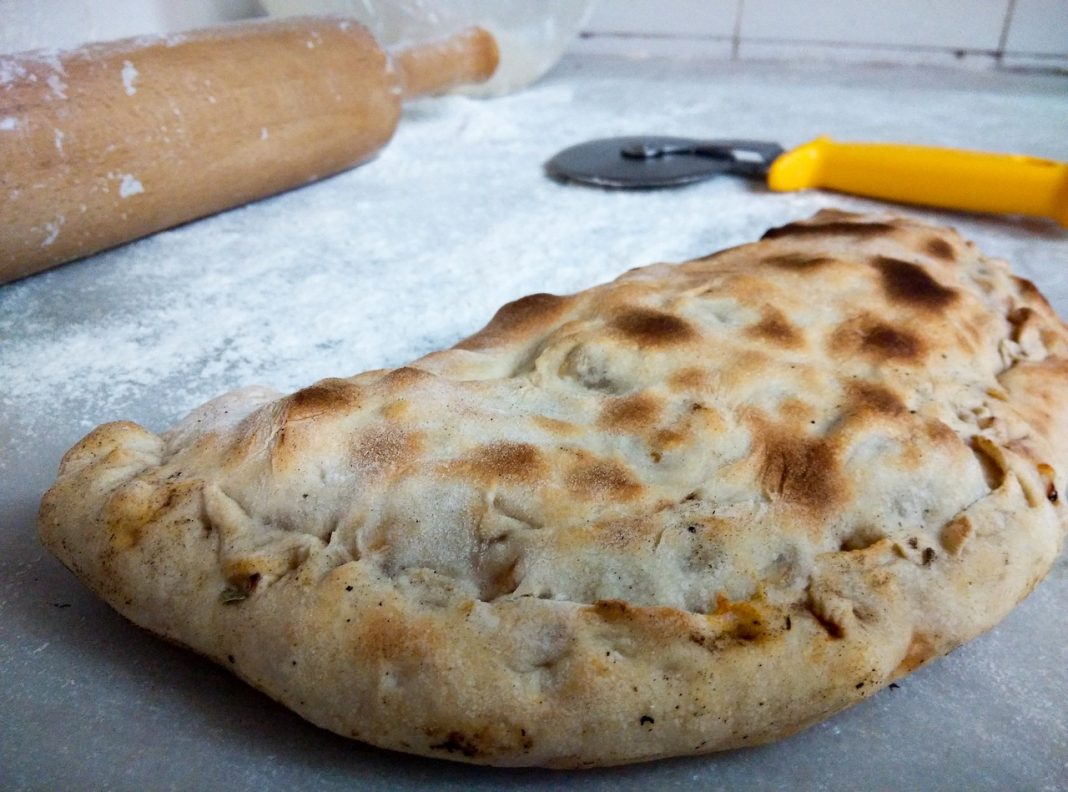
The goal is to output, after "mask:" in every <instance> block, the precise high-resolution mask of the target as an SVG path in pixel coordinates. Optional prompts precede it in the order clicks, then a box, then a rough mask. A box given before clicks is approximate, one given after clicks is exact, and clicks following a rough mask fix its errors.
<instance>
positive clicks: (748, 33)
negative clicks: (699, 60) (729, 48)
mask: <svg viewBox="0 0 1068 792" xmlns="http://www.w3.org/2000/svg"><path fill="white" fill-rule="evenodd" d="M1008 8H1009V0H852V2H843V3H826V2H823V3H820V2H809V1H808V0H745V7H744V10H743V13H742V24H741V38H742V40H743V41H745V40H747V39H754V40H759V39H764V40H767V39H772V40H777V41H818V42H825V43H847V44H883V45H894V46H898V47H946V48H959V49H984V50H996V49H997V46H998V39H999V38H1000V36H1001V28H1002V25H1003V24H1004V22H1005V14H1006V13H1007V11H1008Z"/></svg>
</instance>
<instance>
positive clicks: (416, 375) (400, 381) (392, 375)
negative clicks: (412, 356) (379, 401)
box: [381, 366, 434, 389]
mask: <svg viewBox="0 0 1068 792" xmlns="http://www.w3.org/2000/svg"><path fill="white" fill-rule="evenodd" d="M432 379H434V375H433V374H431V373H430V372H429V371H423V370H422V369H417V368H415V367H413V366H401V367H400V368H398V369H393V371H391V372H389V373H388V374H386V375H385V376H384V377H382V380H381V382H382V384H383V385H388V386H389V387H390V388H395V389H402V388H410V387H411V386H413V385H416V384H418V383H420V382H426V381H427V380H432Z"/></svg>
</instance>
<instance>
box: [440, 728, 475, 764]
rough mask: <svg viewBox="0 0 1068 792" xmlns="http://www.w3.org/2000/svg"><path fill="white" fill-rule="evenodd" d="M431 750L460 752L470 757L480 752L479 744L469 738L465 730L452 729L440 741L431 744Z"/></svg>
mask: <svg viewBox="0 0 1068 792" xmlns="http://www.w3.org/2000/svg"><path fill="white" fill-rule="evenodd" d="M429 747H430V750H431V751H445V752H446V753H450V754H452V753H458V754H461V755H463V756H466V757H468V758H469V759H470V758H472V757H475V756H478V754H479V748H478V746H477V745H476V744H475V743H474V742H472V741H470V740H468V738H467V737H466V736H465V735H464V734H463V732H458V731H451V732H449V733H448V735H446V737H445V739H444V740H442V741H441V742H440V743H434V744H433V745H431V746H429Z"/></svg>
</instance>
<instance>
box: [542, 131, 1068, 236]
mask: <svg viewBox="0 0 1068 792" xmlns="http://www.w3.org/2000/svg"><path fill="white" fill-rule="evenodd" d="M545 169H546V171H547V172H548V174H549V175H550V176H552V177H553V178H556V179H559V180H562V181H568V182H578V183H581V184H591V185H595V186H597V187H608V188H620V189H634V188H650V187H673V186H676V185H681V184H690V183H692V182H696V181H701V180H704V179H708V178H711V177H712V176H716V175H718V174H732V175H735V176H746V177H749V178H753V179H764V178H766V179H767V184H768V187H769V188H771V189H772V190H775V191H777V192H782V191H791V190H804V189H810V188H821V189H827V190H836V191H838V192H843V193H849V194H851V195H860V196H865V197H868V198H881V199H883V200H887V201H896V202H900V203H909V204H922V205H927V206H937V207H942V208H945V209H957V210H962V211H969V212H997V213H1005V214H1022V215H1033V216H1037V217H1047V218H1051V219H1053V220H1056V221H1057V222H1058V223H1060V224H1061V225H1065V226H1068V163H1065V162H1056V161H1054V160H1047V159H1040V158H1038V157H1028V156H1023V155H1019V154H993V153H987V152H980V151H963V150H959V149H949V148H935V147H930V146H911V145H903V144H898V143H841V142H837V141H834V140H831V139H830V138H828V137H820V138H817V139H816V140H813V141H811V142H810V143H806V144H804V145H803V146H799V147H798V148H795V149H793V150H791V151H786V150H784V149H783V148H782V147H781V146H779V145H778V144H776V143H769V142H764V141H757V140H698V139H694V138H682V137H664V136H658V135H642V136H637V137H618V138H604V139H601V140H591V141H588V142H586V143H580V144H579V145H577V146H571V147H570V148H567V149H564V150H563V151H561V152H560V153H559V154H557V155H556V156H555V157H553V158H552V159H551V160H549V161H548V162H547V163H546V164H545Z"/></svg>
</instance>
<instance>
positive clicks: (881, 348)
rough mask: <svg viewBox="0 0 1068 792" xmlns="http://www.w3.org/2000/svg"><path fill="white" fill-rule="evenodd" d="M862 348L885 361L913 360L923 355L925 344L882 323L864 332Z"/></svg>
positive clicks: (906, 332)
mask: <svg viewBox="0 0 1068 792" xmlns="http://www.w3.org/2000/svg"><path fill="white" fill-rule="evenodd" d="M861 348H862V349H863V350H864V351H866V352H870V353H872V354H874V355H876V356H877V357H880V358H884V359H907V360H912V359H915V358H918V357H921V356H922V353H923V344H922V343H921V342H920V340H919V339H918V338H916V336H914V335H912V333H910V332H908V331H907V330H901V329H899V328H896V327H891V326H890V325H888V324H883V323H881V322H880V323H878V324H875V325H872V326H871V327H868V328H865V329H864V330H863V331H862V335H861Z"/></svg>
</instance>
